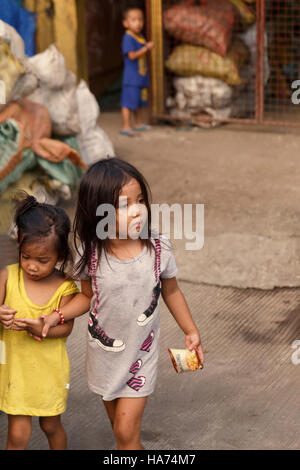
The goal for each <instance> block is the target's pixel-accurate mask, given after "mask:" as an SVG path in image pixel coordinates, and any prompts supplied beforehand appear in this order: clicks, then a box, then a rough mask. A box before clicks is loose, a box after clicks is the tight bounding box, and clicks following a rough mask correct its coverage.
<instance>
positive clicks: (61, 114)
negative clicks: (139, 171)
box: [0, 20, 115, 165]
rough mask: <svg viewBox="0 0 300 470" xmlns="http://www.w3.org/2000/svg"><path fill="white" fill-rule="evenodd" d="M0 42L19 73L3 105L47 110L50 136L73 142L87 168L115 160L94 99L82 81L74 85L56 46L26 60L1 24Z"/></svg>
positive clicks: (11, 33) (18, 39)
mask: <svg viewBox="0 0 300 470" xmlns="http://www.w3.org/2000/svg"><path fill="white" fill-rule="evenodd" d="M1 40H2V41H4V42H5V43H6V45H7V46H8V47H9V48H10V53H11V55H12V57H14V58H15V61H16V64H15V65H14V67H15V68H17V70H18V73H17V76H16V73H15V74H14V79H13V80H11V82H13V83H12V84H11V85H10V86H9V87H8V86H7V90H8V93H7V99H6V102H10V101H17V100H19V99H21V98H25V97H26V98H27V99H29V100H31V101H33V102H35V103H39V104H42V105H44V106H46V107H47V109H48V111H49V113H50V118H51V125H52V130H53V134H54V135H55V136H58V137H60V138H64V137H70V136H72V137H73V140H74V138H76V141H77V144H78V147H79V151H80V154H81V155H82V158H83V159H84V161H85V163H86V164H87V165H89V164H91V163H93V162H94V161H96V160H99V159H103V158H107V157H108V156H115V152H114V148H113V145H112V143H111V141H110V139H109V137H108V136H107V134H106V133H105V132H104V131H103V130H102V129H101V128H100V127H99V125H98V124H97V120H98V118H99V114H100V109H99V105H98V103H97V101H96V99H95V97H94V96H93V94H92V93H91V92H90V90H89V88H88V86H87V84H86V83H85V82H84V81H81V82H80V83H79V84H78V85H77V78H76V76H75V75H74V74H73V73H72V72H71V71H69V70H68V69H67V67H66V62H65V58H64V56H63V55H62V54H61V53H60V52H59V51H58V50H57V48H56V46H55V45H54V44H52V45H51V46H49V47H48V49H46V50H45V51H44V52H42V53H40V54H36V55H35V56H32V57H30V58H29V57H27V56H26V55H25V53H24V43H23V40H22V38H21V37H20V36H19V34H18V33H17V32H16V30H15V29H14V28H12V27H11V26H9V25H8V24H7V23H4V22H3V21H1V20H0V41H1ZM0 45H1V43H0ZM0 60H1V49H0ZM0 79H1V72H0Z"/></svg>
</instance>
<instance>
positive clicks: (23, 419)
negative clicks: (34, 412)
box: [6, 415, 31, 450]
mask: <svg viewBox="0 0 300 470" xmlns="http://www.w3.org/2000/svg"><path fill="white" fill-rule="evenodd" d="M30 436H31V416H19V415H8V433H7V444H6V450H25V449H26V447H27V445H28V442H29V440H30Z"/></svg>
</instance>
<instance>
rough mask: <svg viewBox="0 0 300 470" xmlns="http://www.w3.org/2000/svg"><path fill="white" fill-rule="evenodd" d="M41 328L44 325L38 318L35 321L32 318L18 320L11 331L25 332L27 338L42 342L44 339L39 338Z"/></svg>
mask: <svg viewBox="0 0 300 470" xmlns="http://www.w3.org/2000/svg"><path fill="white" fill-rule="evenodd" d="M43 326H44V323H43V321H42V320H41V319H40V318H39V319H36V320H35V319H34V318H22V319H20V318H18V319H16V320H15V322H14V326H13V329H14V330H26V331H27V332H28V334H29V336H31V337H32V338H34V339H36V340H37V341H42V340H43V339H44V338H42V337H41V334H42V328H43Z"/></svg>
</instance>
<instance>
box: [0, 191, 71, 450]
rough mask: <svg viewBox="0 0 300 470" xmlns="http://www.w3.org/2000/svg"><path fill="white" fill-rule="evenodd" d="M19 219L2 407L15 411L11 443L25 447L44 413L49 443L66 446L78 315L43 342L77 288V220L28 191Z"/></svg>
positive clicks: (1, 300)
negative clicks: (46, 318)
mask: <svg viewBox="0 0 300 470" xmlns="http://www.w3.org/2000/svg"><path fill="white" fill-rule="evenodd" d="M15 222H16V226H17V229H18V245H19V263H17V264H13V265H10V266H7V267H6V268H4V269H2V270H1V271H0V410H2V411H4V412H5V413H6V414H7V415H8V436H7V447H6V448H7V449H10V450H17V449H25V448H26V447H27V444H28V442H29V440H30V435H31V417H32V416H39V417H40V418H39V421H40V426H41V429H42V430H43V431H44V433H45V434H46V436H47V439H48V442H49V446H50V448H51V449H55V450H59V449H65V448H66V446H67V438H66V433H65V430H64V428H63V426H62V423H61V416H60V415H61V413H63V412H64V411H65V409H66V402H67V396H68V390H69V387H70V386H69V383H70V380H69V376H70V367H69V359H68V355H67V350H66V339H67V336H68V335H69V334H70V333H71V331H72V327H73V320H69V321H66V322H64V318H63V316H61V320H60V324H59V325H57V326H56V327H53V328H51V330H50V332H49V333H50V334H48V337H47V338H46V339H44V340H41V339H40V337H41V336H42V335H41V331H42V326H43V320H41V319H40V317H41V316H43V315H49V314H50V313H51V312H52V311H53V310H54V309H56V308H59V307H62V306H63V305H66V304H67V303H68V302H69V301H70V300H71V298H72V297H73V296H74V294H76V293H77V292H78V289H77V287H76V284H75V283H74V282H73V281H71V280H67V279H66V276H65V274H64V269H65V267H66V264H67V263H68V261H69V260H70V259H71V252H70V248H69V243H68V236H69V231H70V221H69V218H68V216H67V215H66V213H65V212H64V210H63V209H61V208H58V207H55V206H51V205H49V204H40V203H38V202H37V201H36V199H35V198H34V197H33V196H27V197H26V198H25V199H24V200H23V201H21V202H20V203H19V205H18V207H17V209H16V213H15ZM58 262H60V263H61V265H60V269H59V270H58V269H56V265H57V263H58ZM18 318H19V320H18ZM23 318H26V319H27V320H24V321H23V320H21V319H23ZM37 339H40V341H37Z"/></svg>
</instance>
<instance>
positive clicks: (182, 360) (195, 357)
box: [168, 349, 203, 374]
mask: <svg viewBox="0 0 300 470" xmlns="http://www.w3.org/2000/svg"><path fill="white" fill-rule="evenodd" d="M168 351H169V354H170V357H171V360H172V363H173V366H174V369H175V370H176V372H177V374H181V373H182V372H188V371H193V370H197V369H203V365H202V364H201V361H200V357H199V354H198V351H197V350H196V349H193V350H192V351H189V350H188V349H168Z"/></svg>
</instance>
